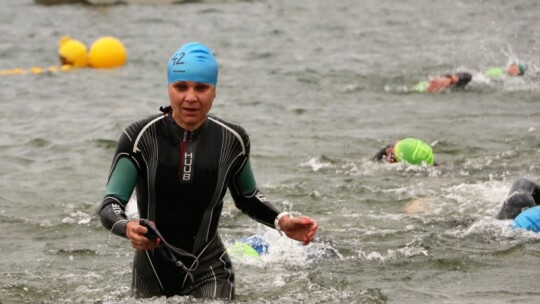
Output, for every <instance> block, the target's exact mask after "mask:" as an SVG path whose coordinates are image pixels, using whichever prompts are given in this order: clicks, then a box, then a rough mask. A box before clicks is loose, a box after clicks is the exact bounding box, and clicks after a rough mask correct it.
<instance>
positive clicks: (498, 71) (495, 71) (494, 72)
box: [484, 67, 505, 78]
mask: <svg viewBox="0 0 540 304" xmlns="http://www.w3.org/2000/svg"><path fill="white" fill-rule="evenodd" d="M504 73H505V71H504V69H503V68H500V67H495V68H490V69H488V70H487V71H485V72H484V75H485V76H486V77H488V78H496V77H501V76H502V75H503V74H504Z"/></svg>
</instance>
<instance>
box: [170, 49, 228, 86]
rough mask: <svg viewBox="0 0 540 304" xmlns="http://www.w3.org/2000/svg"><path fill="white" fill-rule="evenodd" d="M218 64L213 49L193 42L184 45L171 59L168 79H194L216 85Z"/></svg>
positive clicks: (173, 80) (171, 80)
mask: <svg viewBox="0 0 540 304" xmlns="http://www.w3.org/2000/svg"><path fill="white" fill-rule="evenodd" d="M217 77H218V64H217V62H216V59H215V58H214V55H213V54H212V51H210V49H209V48H208V47H207V46H206V45H204V44H201V43H198V42H192V43H187V44H184V45H182V46H181V47H180V48H179V49H178V50H177V51H176V52H175V53H174V54H173V55H172V56H171V59H169V63H168V64H167V80H168V83H169V84H171V83H173V82H175V81H194V82H202V83H207V84H211V85H213V86H216V84H217Z"/></svg>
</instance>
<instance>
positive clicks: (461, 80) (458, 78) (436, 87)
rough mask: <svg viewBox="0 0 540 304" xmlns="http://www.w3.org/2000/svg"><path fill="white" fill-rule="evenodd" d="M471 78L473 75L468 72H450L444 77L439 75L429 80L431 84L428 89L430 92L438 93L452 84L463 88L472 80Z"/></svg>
mask: <svg viewBox="0 0 540 304" xmlns="http://www.w3.org/2000/svg"><path fill="white" fill-rule="evenodd" d="M471 79H472V75H471V74H470V73H467V72H459V73H455V74H448V75H445V76H444V77H437V78H433V79H431V80H430V81H429V86H428V88H427V90H426V91H427V92H428V93H438V92H441V91H443V90H444V89H446V88H448V87H450V86H455V87H459V88H463V87H465V86H466V85H467V84H468V83H469V82H470V81H471Z"/></svg>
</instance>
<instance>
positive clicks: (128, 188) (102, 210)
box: [98, 134, 138, 237]
mask: <svg viewBox="0 0 540 304" xmlns="http://www.w3.org/2000/svg"><path fill="white" fill-rule="evenodd" d="M129 142H130V140H129V139H127V138H126V135H125V134H124V135H123V136H122V137H121V138H120V141H119V143H118V147H117V150H116V155H115V158H114V161H113V164H112V168H111V173H110V175H109V180H108V182H107V188H106V190H105V195H104V198H103V201H102V202H101V205H100V207H99V209H98V214H99V218H100V220H101V223H102V224H103V226H104V227H105V228H107V229H109V230H111V232H113V233H114V234H116V235H119V236H123V237H125V236H126V225H127V223H128V221H129V220H128V217H127V215H126V213H125V210H126V205H127V203H128V201H129V198H130V197H131V194H132V193H133V189H134V188H135V185H136V183H137V178H138V171H137V166H136V163H135V162H134V161H133V160H132V158H131V157H130V153H129V152H128V151H129V147H128V146H129V145H128V144H129Z"/></svg>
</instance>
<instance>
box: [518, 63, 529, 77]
mask: <svg viewBox="0 0 540 304" xmlns="http://www.w3.org/2000/svg"><path fill="white" fill-rule="evenodd" d="M518 67H519V75H520V76H522V75H523V74H525V71H526V70H527V65H526V64H525V63H519V64H518Z"/></svg>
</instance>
